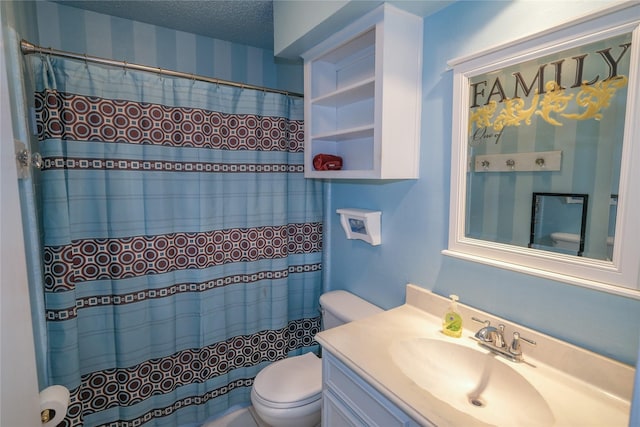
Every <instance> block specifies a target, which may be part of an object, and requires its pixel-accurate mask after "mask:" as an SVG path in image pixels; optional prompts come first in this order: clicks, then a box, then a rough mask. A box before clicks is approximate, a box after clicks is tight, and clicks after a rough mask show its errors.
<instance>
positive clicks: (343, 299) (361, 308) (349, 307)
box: [320, 291, 383, 329]
mask: <svg viewBox="0 0 640 427" xmlns="http://www.w3.org/2000/svg"><path fill="white" fill-rule="evenodd" d="M320 307H321V309H322V324H323V327H324V329H329V328H334V327H336V326H340V325H342V324H344V323H349V322H353V321H354V320H358V319H362V318H363V317H367V316H372V315H374V314H377V313H381V312H382V311H383V310H382V309H381V308H380V307H378V306H376V305H373V304H371V303H370V302H367V301H365V300H363V299H362V298H360V297H358V296H356V295H354V294H352V293H350V292H347V291H331V292H327V293H324V294H322V295H320Z"/></svg>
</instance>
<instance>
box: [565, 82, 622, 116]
mask: <svg viewBox="0 0 640 427" xmlns="http://www.w3.org/2000/svg"><path fill="white" fill-rule="evenodd" d="M627 80H628V79H627V77H626V76H616V77H615V78H612V79H608V80H603V81H601V82H597V83H596V84H594V85H592V86H589V85H587V84H582V86H580V92H579V93H578V94H577V95H576V104H578V105H579V106H581V107H585V108H586V110H584V111H583V112H582V113H581V114H562V116H563V117H566V118H567V119H573V120H586V119H591V118H593V119H595V120H600V119H601V118H602V113H601V112H600V111H601V110H603V109H605V108H607V107H609V105H611V100H612V99H613V97H614V96H615V95H616V92H617V91H618V89H621V88H623V87H625V86H626V85H627Z"/></svg>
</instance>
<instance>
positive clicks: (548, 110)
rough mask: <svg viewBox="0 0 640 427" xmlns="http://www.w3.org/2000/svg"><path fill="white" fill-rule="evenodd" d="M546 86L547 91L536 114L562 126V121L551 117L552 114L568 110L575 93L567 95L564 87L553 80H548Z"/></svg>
mask: <svg viewBox="0 0 640 427" xmlns="http://www.w3.org/2000/svg"><path fill="white" fill-rule="evenodd" d="M544 88H545V91H546V93H545V95H544V98H542V101H541V102H540V109H539V110H537V111H536V115H538V116H540V117H542V118H543V119H544V121H546V122H547V123H551V124H552V125H554V126H562V123H560V122H559V121H557V120H556V119H554V118H553V117H551V114H552V113H560V112H562V111H564V110H566V109H567V107H568V106H569V101H571V98H573V95H565V94H564V89H560V86H558V84H557V83H556V82H555V81H553V80H552V81H550V82H547V84H545V85H544Z"/></svg>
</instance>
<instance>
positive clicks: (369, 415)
mask: <svg viewBox="0 0 640 427" xmlns="http://www.w3.org/2000/svg"><path fill="white" fill-rule="evenodd" d="M322 384H323V388H322V426H323V427H336V426H341V427H343V426H344V427H347V426H353V427H364V426H367V427H375V426H380V427H395V426H406V427H417V426H418V425H419V424H417V423H416V422H415V421H413V420H412V419H411V418H409V417H408V416H407V415H406V414H405V413H404V412H402V410H400V409H399V408H398V407H397V406H395V405H394V404H393V403H392V402H391V401H389V400H388V399H387V398H386V397H384V396H383V395H382V394H380V393H379V392H377V391H376V390H374V389H373V387H371V386H370V385H369V384H367V383H366V382H365V381H364V380H363V379H362V378H360V377H359V376H358V375H356V373H355V372H353V371H352V370H351V369H349V368H348V367H347V366H345V365H344V364H343V363H342V362H340V361H339V360H338V359H336V358H335V357H334V356H333V355H332V354H331V353H329V352H328V351H324V352H323V355H322Z"/></svg>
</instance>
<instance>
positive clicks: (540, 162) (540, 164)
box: [536, 157, 545, 169]
mask: <svg viewBox="0 0 640 427" xmlns="http://www.w3.org/2000/svg"><path fill="white" fill-rule="evenodd" d="M536 165H538V166H540V168H543V169H544V167H545V163H544V159H543V158H542V157H539V158H537V159H536Z"/></svg>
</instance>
